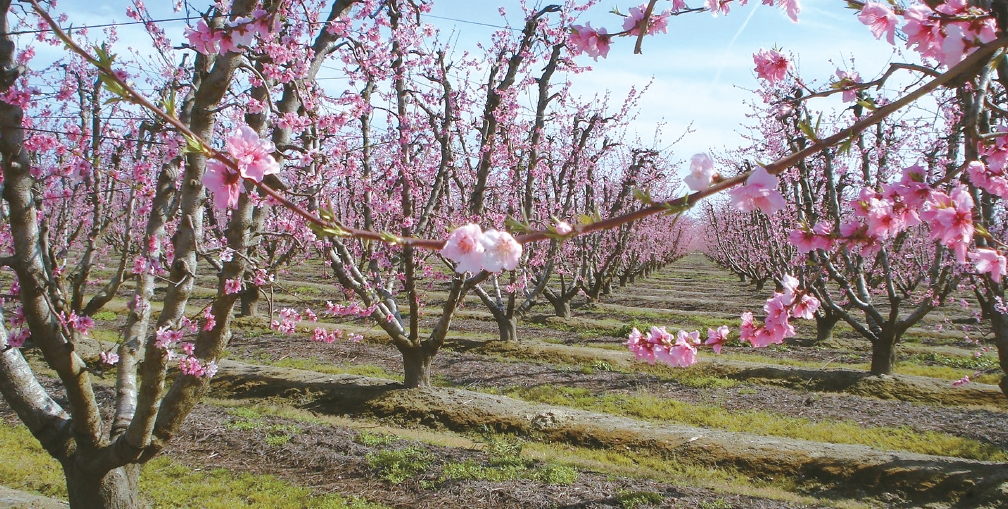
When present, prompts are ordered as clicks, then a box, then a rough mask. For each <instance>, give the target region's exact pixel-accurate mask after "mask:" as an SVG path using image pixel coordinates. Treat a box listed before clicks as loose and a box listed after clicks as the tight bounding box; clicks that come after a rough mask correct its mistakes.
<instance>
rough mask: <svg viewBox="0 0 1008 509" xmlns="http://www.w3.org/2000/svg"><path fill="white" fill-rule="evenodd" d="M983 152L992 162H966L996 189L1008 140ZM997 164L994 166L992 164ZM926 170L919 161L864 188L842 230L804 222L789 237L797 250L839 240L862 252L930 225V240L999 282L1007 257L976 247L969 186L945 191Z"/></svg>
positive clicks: (973, 176) (975, 176) (978, 180)
mask: <svg viewBox="0 0 1008 509" xmlns="http://www.w3.org/2000/svg"><path fill="white" fill-rule="evenodd" d="M981 153H983V154H985V155H986V159H987V160H988V162H989V163H990V164H988V165H985V164H984V163H983V162H982V161H973V162H971V163H970V164H969V165H967V175H968V176H969V177H970V180H971V181H972V182H973V183H974V184H976V185H977V186H978V187H980V188H982V189H985V190H987V191H988V192H991V193H992V194H997V192H1000V191H1001V189H1002V188H1001V186H1002V183H1006V184H1008V181H1005V180H1004V178H1005V177H1004V161H1005V160H1006V159H1008V146H1006V144H1005V142H1004V141H1001V140H999V141H998V142H997V143H996V144H995V146H993V147H986V148H985V151H982V152H981ZM992 168H993V169H992ZM925 173H926V171H925V170H924V168H922V167H921V166H920V165H918V164H914V165H912V166H909V167H907V168H905V169H904V170H903V175H902V177H901V178H900V180H899V181H896V182H891V183H887V184H883V185H882V186H881V188H882V189H881V191H876V190H875V189H872V188H864V189H862V190H861V192H860V193H859V194H858V196H857V197H856V198H855V199H854V200H852V201H851V202H850V210H852V211H853V214H852V215H851V217H850V218H848V219H847V220H845V221H844V222H842V223H840V225H839V226H840V228H839V231H838V232H833V231H831V228H830V225H829V224H828V223H825V222H820V223H818V224H816V225H815V226H812V227H809V225H806V224H802V225H799V226H798V227H797V228H795V229H794V230H792V231H791V233H790V234H789V236H788V239H789V240H790V241H791V243H792V244H794V245H795V246H796V247H797V248H798V250H799V252H803V253H808V252H810V251H814V250H818V249H822V250H828V249H831V248H832V247H833V246H834V245H835V244H836V243H840V244H843V245H845V246H847V247H851V248H857V249H859V250H860V252H861V253H863V254H872V253H874V252H877V251H878V250H879V249H881V246H882V242H883V241H884V240H886V239H889V238H893V237H895V236H896V235H897V234H899V233H900V232H902V231H904V230H906V229H908V228H910V227H912V226H916V225H919V224H921V223H926V224H927V225H928V227H929V233H928V240H931V241H937V242H940V243H941V244H942V245H944V246H945V247H947V248H949V249H950V250H952V252H953V253H954V254H955V257H956V260H957V261H958V262H959V263H961V264H965V263H968V262H972V263H973V266H974V267H975V269H976V271H977V272H978V273H980V274H989V275H990V276H991V279H993V280H994V281H995V282H1000V280H1001V277H1002V276H1004V275H1006V274H1008V260H1006V258H1005V256H1004V255H1003V254H1001V253H999V252H998V251H997V250H996V249H991V248H987V247H974V248H973V249H972V250H971V249H970V247H971V243H972V242H973V237H974V234H975V233H976V227H975V226H974V225H973V209H974V208H975V203H974V201H973V196H972V194H970V191H969V188H968V187H967V186H966V185H965V184H958V185H956V186H955V187H953V188H952V189H951V190H950V191H948V192H945V191H941V190H938V189H935V188H934V187H932V186H931V185H930V184H929V183H928V182H927V179H926V176H925Z"/></svg>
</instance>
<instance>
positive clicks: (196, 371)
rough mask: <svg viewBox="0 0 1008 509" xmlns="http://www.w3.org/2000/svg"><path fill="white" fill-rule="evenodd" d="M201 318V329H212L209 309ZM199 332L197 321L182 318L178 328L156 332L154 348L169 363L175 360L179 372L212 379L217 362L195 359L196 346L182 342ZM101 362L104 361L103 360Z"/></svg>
mask: <svg viewBox="0 0 1008 509" xmlns="http://www.w3.org/2000/svg"><path fill="white" fill-rule="evenodd" d="M203 318H204V324H203V327H202V329H203V330H209V329H210V328H213V326H214V324H215V323H216V320H215V319H214V316H213V312H212V311H211V310H210V308H209V307H208V308H206V309H204V310H203ZM208 325H209V327H208ZM199 330H200V326H199V321H198V320H190V319H189V318H187V317H184V316H183V317H182V319H181V321H180V323H179V325H178V327H176V328H172V327H161V328H159V329H158V330H157V332H156V333H155V334H154V346H155V347H156V348H159V349H161V350H163V351H164V352H165V355H166V356H167V358H168V360H169V361H173V360H177V361H178V368H179V371H181V372H182V373H183V374H186V375H189V376H195V377H205V378H212V377H213V376H214V375H216V374H217V369H218V367H217V362H216V361H213V360H210V361H204V360H202V359H200V358H198V357H196V355H195V352H196V344H195V343H193V342H192V341H184V339H185V337H186V335H187V334H195V333H197V332H198V331H199ZM116 360H118V356H116ZM102 362H105V360H104V359H103V360H102Z"/></svg>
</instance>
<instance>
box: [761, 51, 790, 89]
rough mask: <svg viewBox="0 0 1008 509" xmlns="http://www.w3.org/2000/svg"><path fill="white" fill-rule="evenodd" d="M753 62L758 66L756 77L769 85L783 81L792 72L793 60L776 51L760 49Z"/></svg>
mask: <svg viewBox="0 0 1008 509" xmlns="http://www.w3.org/2000/svg"><path fill="white" fill-rule="evenodd" d="M753 62H754V63H755V64H756V76H758V77H760V78H762V79H765V80H767V82H769V83H777V82H779V81H781V80H783V79H784V78H785V77H787V73H788V71H790V70H791V60H789V59H788V58H787V57H786V56H784V54H783V53H781V52H779V51H777V50H775V49H771V50H765V49H760V50H759V51H758V52H756V53H753Z"/></svg>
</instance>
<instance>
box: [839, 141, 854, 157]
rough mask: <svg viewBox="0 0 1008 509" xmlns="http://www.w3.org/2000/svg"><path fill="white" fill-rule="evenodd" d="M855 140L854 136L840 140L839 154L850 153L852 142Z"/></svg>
mask: <svg viewBox="0 0 1008 509" xmlns="http://www.w3.org/2000/svg"><path fill="white" fill-rule="evenodd" d="M853 141H854V138H853V137H848V138H847V139H845V140H844V141H842V142H840V145H837V154H838V155H847V154H849V153H850V150H851V143H852V142H853Z"/></svg>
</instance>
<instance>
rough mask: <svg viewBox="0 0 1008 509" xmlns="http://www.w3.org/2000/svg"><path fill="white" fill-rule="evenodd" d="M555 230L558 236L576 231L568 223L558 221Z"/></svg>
mask: <svg viewBox="0 0 1008 509" xmlns="http://www.w3.org/2000/svg"><path fill="white" fill-rule="evenodd" d="M554 229H555V230H556V232H557V235H564V236H566V235H568V234H570V232H572V231H574V228H573V227H572V226H571V225H570V223H568V222H567V221H557V223H556V226H554Z"/></svg>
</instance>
